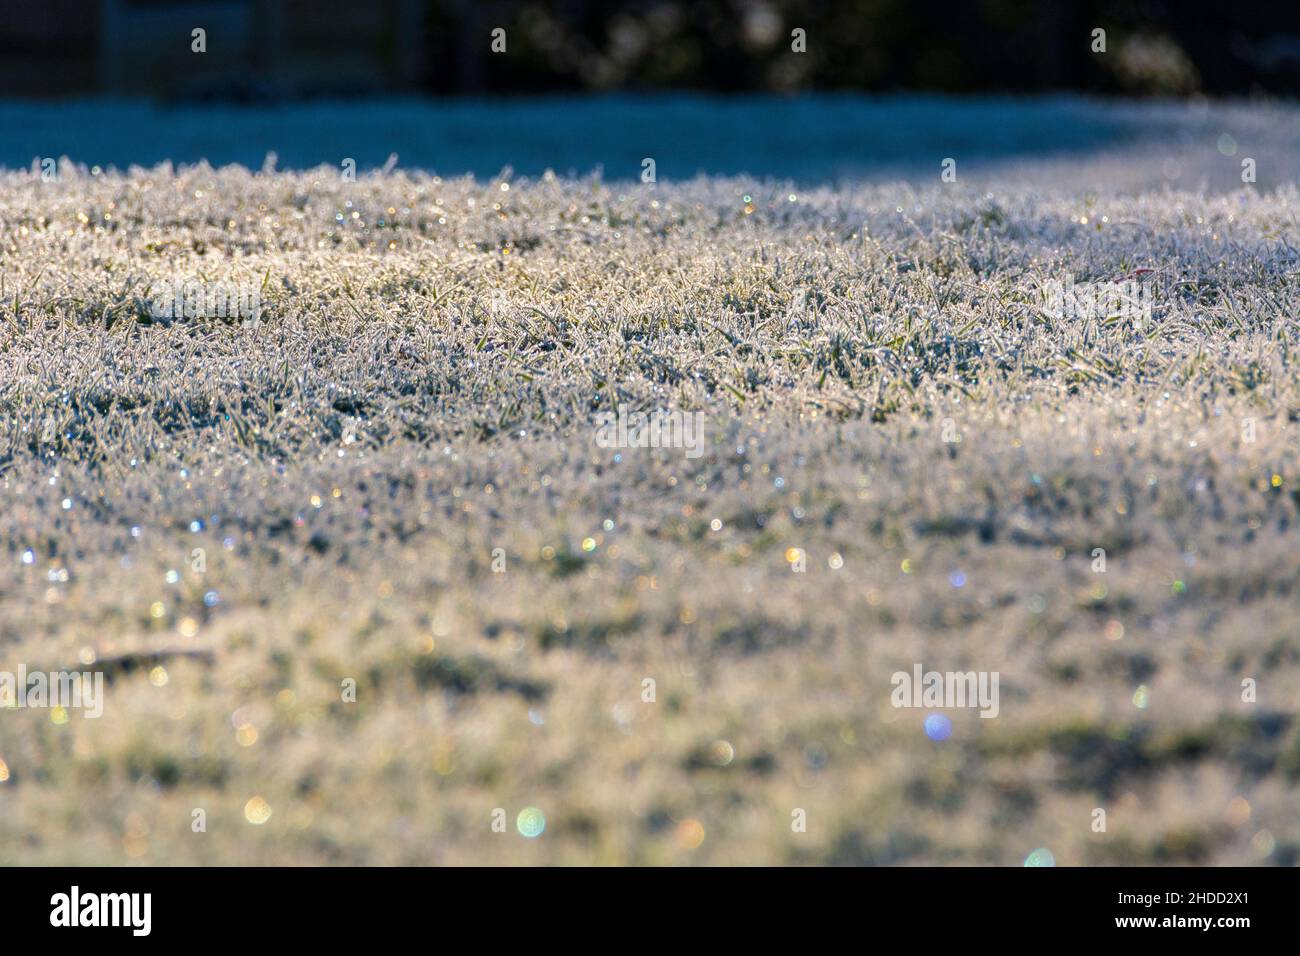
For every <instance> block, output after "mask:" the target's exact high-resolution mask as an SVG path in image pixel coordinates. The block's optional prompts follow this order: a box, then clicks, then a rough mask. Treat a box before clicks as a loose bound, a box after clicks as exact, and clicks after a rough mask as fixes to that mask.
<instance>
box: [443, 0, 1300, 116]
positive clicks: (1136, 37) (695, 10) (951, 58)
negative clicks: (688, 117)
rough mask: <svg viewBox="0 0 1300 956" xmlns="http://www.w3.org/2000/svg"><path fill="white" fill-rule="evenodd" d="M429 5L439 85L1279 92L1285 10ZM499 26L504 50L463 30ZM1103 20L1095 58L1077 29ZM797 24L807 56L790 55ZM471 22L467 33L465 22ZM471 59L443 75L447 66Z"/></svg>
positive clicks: (1291, 56) (1291, 27) (897, 3)
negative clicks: (1102, 43)
mask: <svg viewBox="0 0 1300 956" xmlns="http://www.w3.org/2000/svg"><path fill="white" fill-rule="evenodd" d="M434 8H435V9H432V10H431V13H430V17H431V22H432V23H433V24H435V25H436V28H435V29H433V30H431V31H430V32H431V38H432V39H433V47H434V48H435V49H437V50H438V53H437V55H434V56H431V57H430V62H429V66H430V69H429V71H428V73H427V75H426V77H425V83H426V84H427V85H428V86H429V87H430V88H432V89H434V90H437V91H439V92H464V91H466V86H467V84H466V77H467V76H469V77H472V81H471V82H470V83H469V84H468V86H469V88H471V89H478V90H484V91H491V92H501V93H506V92H525V91H566V90H570V91H577V90H610V89H670V90H671V89H684V90H685V89H691V90H711V91H718V92H742V91H793V90H800V89H819V90H846V91H847V90H855V91H862V90H867V91H880V92H887V91H893V90H933V91H943V92H977V91H985V92H990V91H993V92H997V91H1005V92H1033V91H1048V90H1060V89H1074V90H1081V91H1088V92H1096V93H1120V92H1124V93H1131V94H1139V95H1141V94H1169V93H1186V92H1192V91H1196V90H1202V91H1204V92H1207V93H1219V94H1233V93H1235V94H1251V93H1273V94H1294V93H1296V92H1297V91H1298V90H1300V9H1297V8H1292V9H1289V10H1288V9H1283V8H1279V7H1278V6H1276V5H1268V6H1265V5H1263V4H1260V3H1255V2H1245V3H1235V4H1200V3H1161V2H1147V3H1121V2H1110V0H1091V2H1089V0H1084V2H1071V3H1064V2H1052V0H1046V2H1045V0H978V2H970V3H960V4H958V3H952V2H938V0H838V2H807V0H699V2H692V3H684V2H672V0H667V2H663V0H637V2H621V3H619V2H614V3H594V2H573V0H570V2H567V3H537V2H518V3H516V2H502V3H495V4H485V5H482V6H481V7H479V8H477V9H476V12H475V13H473V14H472V15H470V17H469V19H470V20H471V21H472V22H471V23H470V24H466V23H465V22H464V16H463V9H462V8H461V7H460V6H459V5H456V4H452V3H447V4H435V5H434ZM494 26H503V27H505V28H506V30H507V33H508V36H509V48H508V52H509V55H508V56H505V57H494V56H493V54H492V53H491V52H490V51H489V49H488V45H487V43H486V42H482V43H480V42H477V40H473V41H469V42H467V40H466V38H465V35H466V33H467V32H468V33H470V34H471V36H475V35H483V36H486V35H487V32H488V31H490V30H491V28H492V27H494ZM1097 27H1101V28H1104V29H1105V30H1106V33H1107V36H1106V41H1107V49H1106V53H1105V54H1097V53H1094V52H1093V50H1092V31H1093V30H1094V29H1095V28H1097ZM796 28H799V29H802V30H804V31H806V37H807V52H806V53H804V54H802V55H793V54H792V53H791V43H792V39H791V36H792V33H791V31H793V30H795V29H796ZM480 31H481V34H480ZM466 59H469V60H472V61H479V65H478V66H476V67H475V68H473V69H470V70H463V69H462V70H460V71H452V70H448V69H446V68H445V66H446V64H447V63H448V62H458V61H460V62H463V61H465V60H466Z"/></svg>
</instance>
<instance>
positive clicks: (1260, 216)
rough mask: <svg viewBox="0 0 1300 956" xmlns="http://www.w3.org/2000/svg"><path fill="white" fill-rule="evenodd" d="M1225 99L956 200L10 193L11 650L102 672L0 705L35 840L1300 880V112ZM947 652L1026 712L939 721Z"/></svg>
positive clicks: (277, 191) (456, 192) (3, 735)
mask: <svg viewBox="0 0 1300 956" xmlns="http://www.w3.org/2000/svg"><path fill="white" fill-rule="evenodd" d="M11 109H16V108H11ZM1127 109H1129V110H1130V111H1132V112H1140V108H1137V107H1130V108H1127ZM1173 109H1174V108H1173V107H1160V108H1155V109H1154V110H1153V111H1152V113H1151V116H1152V117H1157V116H1159V115H1163V114H1161V113H1160V110H1173ZM1219 109H1221V108H1219V107H1213V108H1211V109H1210V110H1209V111H1208V115H1210V116H1218V115H1219V114H1217V113H1216V112H1215V111H1217V110H1219ZM0 112H2V111H0ZM6 115H9V114H6ZM1233 115H1234V116H1235V117H1236V119H1235V120H1234V122H1237V123H1238V126H1237V127H1234V129H1236V130H1237V132H1236V133H1235V134H1233V149H1234V150H1235V152H1230V151H1229V150H1228V148H1227V144H1225V143H1223V142H1222V141H1221V139H1220V137H1221V135H1223V129H1221V128H1220V127H1219V126H1216V125H1214V124H1212V123H1202V122H1201V121H1200V120H1188V119H1179V118H1178V117H1174V118H1173V119H1171V120H1170V121H1169V124H1170V125H1169V126H1168V127H1167V128H1166V129H1165V132H1164V133H1163V134H1162V135H1163V136H1164V137H1165V145H1161V143H1160V142H1159V141H1141V142H1129V141H1127V140H1126V141H1125V142H1124V143H1123V144H1121V145H1113V146H1107V145H1105V144H1104V143H1103V144H1102V145H1101V146H1099V147H1098V149H1097V150H1096V151H1095V152H1087V151H1083V150H1080V149H1073V150H1071V151H1069V152H1067V153H1066V154H1064V155H1059V156H1042V157H1040V156H1034V155H1021V156H1019V157H1018V158H1017V159H1016V162H1017V163H1018V164H1019V165H1018V166H1017V167H1016V170H1017V171H1016V172H1012V171H1011V170H1010V168H1002V167H999V166H998V165H997V164H991V165H989V166H987V167H986V168H985V169H984V171H983V172H982V173H981V174H980V175H979V176H975V175H972V176H971V177H970V178H969V179H968V178H967V177H966V176H965V171H966V167H965V166H964V165H963V156H964V154H962V153H960V152H958V153H957V159H958V164H959V166H958V168H959V178H958V182H957V183H955V184H941V183H940V182H939V177H938V171H939V166H938V163H939V159H940V158H942V156H944V155H947V154H946V153H936V155H935V157H934V161H933V175H930V174H929V173H926V174H924V175H922V174H921V173H914V174H913V175H911V176H909V177H908V178H909V180H910V185H908V184H901V183H899V184H893V183H890V182H888V181H886V182H873V183H867V182H861V183H854V184H844V185H834V186H825V187H817V186H807V185H805V184H803V183H798V184H795V185H791V184H790V183H789V182H785V181H779V180H773V179H763V180H759V179H752V178H730V177H724V176H713V177H703V178H696V179H689V180H678V179H675V178H674V177H673V176H672V175H670V173H669V172H668V169H669V168H670V164H669V163H668V162H664V161H661V162H660V164H659V175H660V180H661V181H660V182H659V183H658V184H656V185H655V186H654V187H653V188H651V187H650V186H647V185H645V184H642V183H640V182H637V181H635V177H636V175H637V172H638V171H639V158H640V156H641V155H654V154H653V153H649V152H646V153H643V152H642V150H641V149H640V148H639V147H637V148H635V149H632V150H631V151H630V155H631V156H632V158H633V159H634V160H635V163H634V165H633V167H632V168H631V169H629V170H628V171H627V173H626V174H625V175H622V176H618V177H615V176H611V175H610V171H609V169H608V168H607V169H606V177H607V178H606V179H598V178H595V177H591V176H583V177H566V176H563V175H561V176H559V177H555V176H548V177H545V178H542V177H532V178H526V179H525V178H517V177H512V178H510V179H509V180H508V181H507V180H505V179H502V178H500V177H498V176H488V177H484V176H480V177H479V178H477V179H473V178H467V177H459V178H442V179H439V178H436V177H434V176H432V175H431V174H429V173H426V172H407V171H404V170H403V167H402V166H399V167H398V169H397V171H396V172H393V173H390V174H378V173H373V172H371V173H367V172H365V171H364V164H362V165H363V172H362V173H361V174H360V175H359V176H358V178H357V180H356V181H355V182H352V183H347V182H343V181H342V180H341V178H340V176H339V173H338V168H337V165H336V164H335V161H334V160H330V165H329V166H322V167H319V168H316V169H310V170H307V171H300V172H275V173H267V174H258V173H253V172H249V171H247V170H246V169H243V168H239V167H229V168H224V169H220V170H214V169H213V168H211V167H208V166H200V167H192V168H186V169H183V170H181V171H180V172H178V173H176V172H172V171H170V170H168V169H165V168H150V169H136V170H134V171H131V172H129V173H114V174H107V173H106V174H102V175H99V176H90V175H89V174H87V173H85V172H81V173H78V172H77V170H75V169H73V168H71V167H67V166H65V167H64V168H63V170H62V174H61V177H60V179H59V181H57V182H43V181H42V180H41V179H40V177H39V176H32V175H31V174H30V173H28V172H27V171H25V169H24V171H21V172H10V173H6V174H3V175H0V542H3V546H2V547H0V568H2V569H3V570H2V571H0V670H9V671H16V670H17V669H18V667H19V665H22V666H25V667H26V668H28V670H37V669H43V670H46V671H48V670H56V669H88V670H100V671H102V672H104V674H105V675H106V679H107V690H106V699H105V700H104V702H103V703H104V714H103V716H102V717H101V718H100V719H98V720H95V719H89V718H87V717H86V716H84V715H83V714H81V713H79V712H75V711H74V712H72V713H71V714H70V715H65V714H63V713H61V712H58V711H51V710H48V709H47V710H42V709H26V710H7V711H0V862H2V863H6V864H12V863H56V862H65V863H66V862H75V863H88V864H89V863H122V862H132V861H143V862H155V863H171V864H197V863H272V862H280V863H471V862H512V863H513V862H563V863H575V862H596V863H686V862H700V863H780V862H790V863H957V862H961V863H973V862H993V863H1006V864H1019V863H1020V862H1021V861H1022V860H1024V858H1025V857H1026V856H1027V855H1028V854H1030V853H1031V852H1032V851H1034V850H1035V849H1038V848H1046V849H1048V850H1050V851H1051V853H1052V854H1053V855H1054V857H1055V859H1056V861H1057V862H1058V863H1060V864H1089V863H1138V862H1201V863H1215V864H1227V863H1254V862H1266V863H1284V864H1294V863H1295V862H1297V861H1298V860H1300V816H1298V815H1297V814H1296V799H1297V780H1300V720H1297V715H1296V701H1297V700H1300V643H1298V641H1297V633H1296V627H1297V623H1296V622H1297V621H1298V620H1300V549H1298V548H1297V544H1296V542H1297V537H1296V535H1297V521H1298V520H1300V421H1297V419H1300V381H1298V379H1297V373H1296V368H1295V362H1296V358H1297V356H1296V354H1295V350H1296V346H1297V304H1298V302H1300V296H1298V295H1297V288H1298V286H1297V282H1298V281H1300V251H1298V249H1297V245H1298V242H1300V224H1298V222H1297V215H1298V214H1300V192H1298V191H1297V189H1296V186H1295V174H1294V162H1295V158H1294V154H1292V153H1289V152H1288V148H1289V147H1288V145H1287V144H1288V142H1289V141H1288V140H1287V139H1286V137H1287V135H1293V133H1292V134H1288V133H1287V130H1288V129H1290V130H1292V131H1294V128H1295V127H1294V123H1295V114H1294V112H1290V113H1286V112H1285V111H1284V112H1283V113H1282V114H1281V116H1282V117H1283V118H1287V117H1289V118H1290V121H1291V124H1292V125H1291V126H1287V125H1286V124H1285V123H1280V122H1278V115H1277V114H1266V113H1264V112H1259V113H1255V112H1252V111H1251V110H1249V109H1246V108H1234V112H1233ZM1153 122H1154V119H1153ZM1180 124H1181V125H1180ZM1198 124H1199V125H1198ZM1243 129H1246V130H1249V129H1254V130H1256V132H1257V135H1258V137H1259V141H1258V143H1253V144H1247V142H1246V140H1244V139H1243V138H1242V135H1243V134H1242V132H1241V131H1242V130H1243ZM290 140H291V137H288V138H287V139H286V142H289V141H290ZM24 142H25V143H26V142H27V141H24ZM1256 146H1259V147H1260V149H1259V150H1256V149H1255V147H1256ZM927 149H928V147H927ZM393 150H394V151H396V152H398V153H399V154H400V153H402V151H403V150H402V147H401V144H400V143H399V144H397V145H395V146H394V147H393ZM1247 150H1250V151H1247ZM1263 150H1272V152H1271V153H1266V152H1263ZM383 151H384V152H385V153H386V152H387V151H388V149H387V147H385V148H384V149H383ZM1255 151H1260V155H1261V157H1263V156H1265V155H1273V156H1280V157H1283V158H1282V159H1279V160H1276V161H1275V163H1274V165H1272V166H1269V165H1268V164H1266V163H1265V162H1264V161H1263V160H1262V159H1261V162H1260V185H1259V186H1257V187H1254V188H1251V189H1247V188H1245V187H1240V183H1239V182H1238V184H1237V185H1238V187H1239V188H1236V189H1227V188H1226V186H1222V188H1220V187H1216V186H1215V183H1214V182H1212V181H1210V180H1211V179H1212V178H1213V177H1214V176H1219V175H1221V174H1222V176H1226V177H1227V179H1229V180H1231V179H1232V178H1234V177H1236V175H1237V172H1238V171H1239V162H1240V159H1241V158H1242V157H1243V156H1248V155H1253V153H1254V152H1255ZM288 152H289V149H288V148H281V149H280V150H279V153H280V155H281V157H282V159H283V157H285V156H286V154H287V153H288ZM58 154H59V153H58V152H55V155H58ZM33 155H43V153H41V152H40V151H39V150H38V151H37V152H35V153H33ZM71 155H74V156H76V157H77V158H80V159H85V160H87V161H93V160H94V157H92V156H87V155H85V154H81V153H78V152H76V151H72V152H71ZM344 155H348V154H347V153H345V154H344ZM1171 157H1176V158H1171ZM1287 158H1290V161H1291V162H1292V164H1293V166H1292V172H1290V173H1288V174H1287V175H1285V176H1283V175H1282V174H1280V173H1279V172H1278V168H1279V167H1278V165H1277V163H1284V162H1285V161H1286V159H1287ZM29 159H30V157H27V158H24V159H22V161H21V165H22V166H24V167H25V166H26V164H27V162H28V160H29ZM380 161H382V159H381V160H380ZM1170 163H1175V164H1181V165H1180V167H1179V168H1180V169H1181V170H1184V171H1185V170H1202V171H1205V172H1204V174H1203V176H1201V180H1203V181H1204V182H1205V184H1206V185H1208V186H1209V187H1210V188H1209V189H1207V190H1205V191H1202V190H1200V188H1199V187H1200V185H1201V180H1196V179H1193V180H1191V181H1188V180H1186V179H1184V178H1182V175H1181V174H1180V177H1177V178H1171V177H1169V175H1168V174H1169V172H1170V169H1171V167H1170V165H1169V164H1170ZM530 164H531V161H529V162H528V163H525V162H520V163H517V164H516V166H517V168H520V169H524V168H530ZM11 165H12V164H11ZM555 166H556V168H557V169H561V168H562V164H560V163H556V164H555ZM1283 168H1285V167H1283ZM1225 170H1226V172H1225ZM692 171H693V170H692ZM1108 171H1113V172H1114V179H1113V182H1115V183H1116V184H1118V185H1116V186H1115V188H1114V189H1109V190H1108V189H1106V188H1104V187H1099V186H1098V185H1097V181H1098V180H1100V181H1101V182H1102V183H1105V182H1107V181H1112V180H1108V179H1107V175H1108ZM1266 171H1267V175H1268V176H1269V177H1272V178H1270V179H1268V180H1267V181H1266V180H1265V173H1266ZM797 172H798V171H795V172H794V173H791V175H795V174H796V173H797ZM1085 173H1086V175H1085ZM817 175H822V172H818V173H817ZM1182 187H1191V189H1192V191H1188V190H1187V189H1184V188H1182ZM1225 190H1226V191H1225ZM1143 270H1150V271H1149V272H1147V271H1143ZM1134 276H1136V277H1138V279H1137V280H1136V281H1141V282H1144V283H1146V284H1147V285H1148V287H1149V288H1151V290H1152V294H1153V302H1154V306H1153V310H1152V315H1151V317H1150V318H1149V319H1148V320H1143V321H1138V320H1136V319H1134V318H1132V317H1123V316H1100V317H1096V318H1081V319H1069V320H1061V319H1055V318H1053V317H1051V316H1050V315H1049V314H1048V313H1047V312H1046V311H1045V309H1044V293H1043V288H1044V285H1045V284H1046V283H1050V282H1054V281H1063V280H1066V279H1074V280H1076V281H1078V282H1088V281H1120V280H1126V279H1128V278H1129V277H1134ZM177 280H202V281H205V282H209V283H217V282H230V283H232V284H235V285H237V286H238V285H241V284H242V286H243V287H245V288H248V287H254V288H256V289H257V290H258V292H259V293H260V297H261V306H262V317H261V321H260V323H259V324H257V325H256V326H254V325H253V324H251V323H247V322H234V321H223V320H221V319H219V318H218V319H213V318H189V319H186V318H181V319H178V320H175V321H159V320H155V319H154V318H153V317H152V316H151V314H150V309H149V300H150V299H151V298H152V297H153V295H154V294H155V293H156V290H157V288H158V287H159V286H161V285H162V284H164V283H167V282H173V281H177ZM618 404H622V405H624V406H625V407H626V408H628V409H633V410H641V411H652V410H656V409H664V410H675V411H682V412H700V413H702V415H703V416H704V417H703V422H704V435H705V450H704V453H703V454H701V455H700V456H699V457H694V458H691V457H687V456H686V454H685V453H684V451H683V450H682V449H671V448H664V449H653V448H624V449H611V448H602V447H599V446H598V445H597V443H596V441H595V435H596V428H595V423H596V422H597V421H598V418H599V416H600V415H601V414H602V413H604V412H607V411H610V410H612V409H613V408H614V407H615V406H617V405H618ZM954 436H959V437H960V441H957V440H945V439H954ZM1252 439H1253V440H1252ZM1098 548H1100V549H1104V550H1105V558H1106V570H1105V573H1104V574H1100V573H1095V572H1094V568H1095V567H1096V558H1095V557H1094V552H1095V549H1098ZM799 566H803V567H804V568H805V570H803V571H802V572H800V571H798V570H795V568H797V567H799ZM917 663H920V664H922V665H923V666H924V667H925V668H926V669H927V670H940V671H968V670H973V671H997V672H999V674H1000V691H1001V700H1000V708H999V713H998V716H997V717H996V718H993V719H981V718H980V717H979V716H978V714H977V713H976V712H975V711H974V710H947V711H945V712H944V713H946V714H947V715H948V716H949V717H950V718H951V721H952V733H951V737H950V738H949V739H947V740H945V741H936V740H931V739H929V737H927V735H926V733H925V731H924V729H923V722H924V720H925V718H926V716H927V714H928V713H929V712H930V711H928V710H925V709H919V710H910V709H896V708H894V707H892V706H891V704H890V695H891V690H892V687H891V676H892V675H893V673H894V672H896V671H899V670H903V671H908V672H910V671H911V670H912V668H913V666H914V665H915V664H917ZM1247 678H1250V679H1253V680H1254V681H1255V682H1256V687H1257V694H1256V700H1255V702H1253V703H1249V702H1244V701H1243V700H1242V681H1243V680H1245V679H1247ZM647 680H651V681H653V698H654V699H653V701H649V700H647V697H648V696H649V694H648V692H647V687H648V686H650V685H647V684H646V681H647ZM349 682H355V689H356V690H355V701H352V700H349V699H345V691H346V690H347V688H348V687H350V686H351V685H350V683H349ZM65 717H66V719H65ZM529 807H534V808H537V809H539V810H540V811H541V812H542V813H543V814H544V816H545V821H546V823H545V831H544V833H543V834H542V835H541V836H540V837H538V838H535V839H527V838H525V837H524V836H521V835H520V833H519V832H518V830H517V827H516V818H517V817H518V815H519V813H520V811H522V810H524V809H525V808H529ZM497 808H500V809H502V810H504V811H505V819H506V822H507V825H508V832H505V833H498V832H494V829H493V822H494V811H495V810H496V809H497ZM1097 808H1101V809H1104V810H1105V811H1106V820H1107V827H1106V831H1105V832H1095V831H1094V829H1093V821H1094V813H1093V811H1094V810H1095V809H1097ZM196 809H202V810H203V811H204V813H205V818H206V832H203V833H196V832H193V827H192V823H193V820H194V819H195V817H194V811H195V810H196ZM796 810H802V811H804V816H805V817H806V821H807V825H806V832H795V830H794V829H792V826H791V824H792V819H793V817H792V814H794V812H795V811H796ZM268 812H269V816H268V815H267V814H268ZM528 819H533V818H528Z"/></svg>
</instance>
